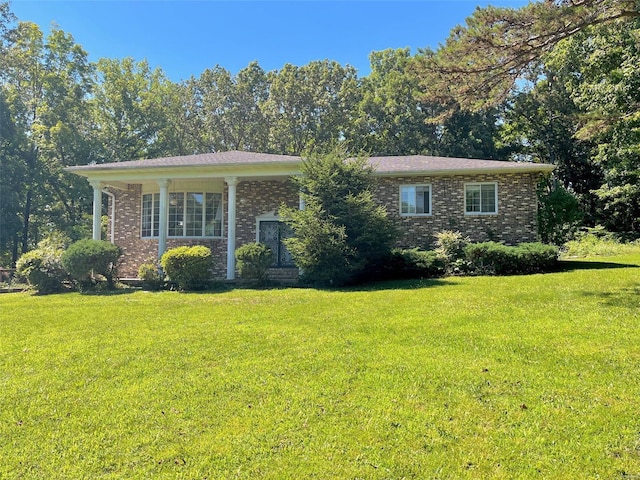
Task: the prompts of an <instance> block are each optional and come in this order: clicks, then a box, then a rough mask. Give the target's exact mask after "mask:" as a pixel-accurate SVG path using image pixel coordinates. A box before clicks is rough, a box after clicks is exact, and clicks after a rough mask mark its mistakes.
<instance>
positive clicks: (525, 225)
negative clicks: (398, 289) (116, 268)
mask: <svg viewBox="0 0 640 480" xmlns="http://www.w3.org/2000/svg"><path fill="white" fill-rule="evenodd" d="M537 181H538V175H537V174H533V173H532V174H502V175H466V176H446V177H427V176H423V177H394V178H380V179H379V183H378V189H377V192H376V198H377V200H378V201H379V202H380V203H381V204H383V205H385V206H386V208H387V213H388V214H389V217H390V218H392V219H393V220H394V221H396V222H397V224H398V226H399V227H400V231H401V236H400V239H399V240H398V246H402V247H416V246H418V247H425V248H428V247H432V246H433V243H434V234H435V233H437V232H439V231H442V230H458V231H460V232H462V233H464V234H465V235H469V236H470V237H471V239H472V240H473V241H485V240H496V241H504V242H505V243H507V244H517V243H520V242H529V241H535V240H536V239H537V225H536V208H537V197H536V185H537ZM467 182H497V184H498V214H497V215H477V216H474V215H465V214H464V184H465V183H467ZM408 184H431V189H432V212H433V215H431V216H427V217H401V216H400V214H399V203H400V202H399V192H400V185H408ZM112 193H113V194H114V195H115V197H116V222H115V243H116V244H117V245H119V246H120V247H121V248H122V249H123V252H124V255H123V259H122V263H121V267H120V276H121V277H123V278H126V277H137V271H138V267H139V266H140V264H142V263H144V262H146V261H149V260H151V261H155V259H156V257H157V253H158V241H157V239H142V238H141V237H140V215H141V207H142V205H141V204H142V201H141V195H142V189H141V186H140V185H129V186H128V188H127V189H126V190H115V189H114V190H112ZM298 202H299V197H298V192H297V191H296V189H295V187H294V186H293V184H292V183H291V182H290V181H288V180H282V181H278V180H263V181H241V182H239V183H238V186H237V195H236V219H237V223H236V246H238V247H239V246H241V245H243V244H245V243H248V242H253V241H255V239H256V217H258V216H260V215H263V214H265V213H271V212H275V214H276V215H277V213H278V209H279V207H280V205H281V204H282V203H286V204H287V205H289V206H292V207H296V206H297V205H298ZM223 203H224V217H223V222H224V229H223V230H224V233H223V236H224V238H216V239H202V240H199V239H178V238H174V239H168V240H167V248H173V247H176V246H179V245H196V244H200V245H206V246H207V247H209V248H211V250H212V253H213V257H214V263H213V265H212V269H213V271H214V273H215V275H216V277H219V278H224V277H225V276H226V272H225V270H226V255H227V254H226V251H227V240H226V230H227V229H226V225H227V214H226V208H227V187H226V185H225V189H224V193H223Z"/></svg>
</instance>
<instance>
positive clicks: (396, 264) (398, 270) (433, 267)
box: [385, 248, 445, 279]
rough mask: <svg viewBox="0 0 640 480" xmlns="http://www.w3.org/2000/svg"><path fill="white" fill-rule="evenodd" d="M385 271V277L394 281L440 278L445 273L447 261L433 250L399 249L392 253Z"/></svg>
mask: <svg viewBox="0 0 640 480" xmlns="http://www.w3.org/2000/svg"><path fill="white" fill-rule="evenodd" d="M385 270H386V275H385V277H386V278H393V279H410V278H432V277H440V276H442V275H444V273H445V260H444V258H443V257H442V255H441V254H440V253H438V252H434V251H431V250H420V249H419V248H410V249H398V248H397V249H394V250H392V251H391V256H390V257H389V261H388V262H387V265H386V269H385Z"/></svg>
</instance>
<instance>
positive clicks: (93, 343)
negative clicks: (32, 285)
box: [0, 253, 640, 479]
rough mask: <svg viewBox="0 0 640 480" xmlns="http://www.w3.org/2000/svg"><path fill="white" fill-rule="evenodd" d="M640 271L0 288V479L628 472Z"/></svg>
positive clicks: (612, 263)
mask: <svg viewBox="0 0 640 480" xmlns="http://www.w3.org/2000/svg"><path fill="white" fill-rule="evenodd" d="M639 267H640V254H638V253H635V254H631V255H626V256H619V257H614V258H599V259H597V260H595V259H594V260H593V261H588V262H585V261H579V262H578V261H574V262H569V263H567V266H566V268H565V270H564V271H562V272H559V273H554V274H547V275H530V276H512V277H475V278H445V279H439V280H429V281H415V282H397V283H387V284H381V285H376V286H374V287H367V288H361V289H347V290H342V291H329V290H325V291H322V290H313V289H296V288H290V289H279V290H244V289H239V290H232V291H228V292H221V293H199V294H181V293H175V292H158V293H149V292H141V291H137V292H134V293H120V294H114V295H80V294H75V293H73V294H63V295H51V296H42V297H40V296H32V295H30V294H28V293H20V294H5V295H0V392H1V394H0V459H1V461H0V478H29V479H30V478H43V479H45V478H46V479H50V478H74V479H76V478H92V479H96V478H114V479H115V478H118V479H119V478H189V479H205V478H208V479H214V478H247V479H249V478H250V479H254V478H274V479H275V478H277V479H280V478H351V479H355V478H367V479H383V478H384V479H387V478H397V479H399V478H456V479H457V478H505V479H508V478H509V479H510V478H534V477H537V478H609V479H611V478H620V479H625V478H626V479H630V478H640V415H639V414H638V413H639V412H640V368H639V367H638V366H639V365H640V268H639Z"/></svg>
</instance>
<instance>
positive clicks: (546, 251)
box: [465, 242, 558, 275]
mask: <svg viewBox="0 0 640 480" xmlns="http://www.w3.org/2000/svg"><path fill="white" fill-rule="evenodd" d="M465 254H466V256H467V260H468V261H469V263H470V264H471V265H472V267H473V268H474V270H475V271H476V272H477V273H480V274H496V275H508V274H516V273H535V272H544V271H549V270H551V269H553V267H554V266H555V265H556V263H557V260H558V248H557V247H554V246H552V245H545V244H542V243H522V244H520V245H518V246H517V247H508V246H506V245H503V244H501V243H496V242H483V243H472V244H470V245H468V246H467V247H466V248H465Z"/></svg>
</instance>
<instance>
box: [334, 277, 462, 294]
mask: <svg viewBox="0 0 640 480" xmlns="http://www.w3.org/2000/svg"><path fill="white" fill-rule="evenodd" d="M445 285H454V282H450V281H448V280H447V279H445V278H420V279H412V280H385V281H379V282H371V283H365V284H361V285H352V286H348V287H344V288H331V289H329V288H327V289H326V290H341V291H345V292H347V291H348V292H378V291H384V290H418V289H421V288H431V287H443V286H445Z"/></svg>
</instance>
